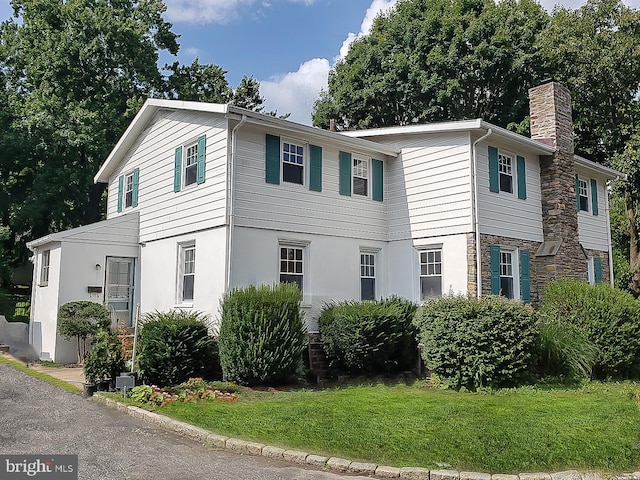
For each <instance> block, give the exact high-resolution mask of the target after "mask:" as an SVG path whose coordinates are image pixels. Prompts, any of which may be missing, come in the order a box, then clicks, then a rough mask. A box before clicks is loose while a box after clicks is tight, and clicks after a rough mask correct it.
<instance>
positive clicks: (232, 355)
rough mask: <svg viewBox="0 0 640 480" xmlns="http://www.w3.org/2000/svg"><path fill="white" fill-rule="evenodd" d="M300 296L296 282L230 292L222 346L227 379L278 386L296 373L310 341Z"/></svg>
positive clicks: (223, 314) (220, 339) (224, 312)
mask: <svg viewBox="0 0 640 480" xmlns="http://www.w3.org/2000/svg"><path fill="white" fill-rule="evenodd" d="M300 300H301V295H300V291H299V290H298V287H297V285H295V284H291V283H284V284H280V285H274V286H268V285H263V286H260V287H255V286H249V287H246V288H239V289H234V290H233V291H232V292H230V293H228V294H226V295H225V296H224V298H223V300H222V303H221V322H220V334H219V336H218V345H219V349H220V364H221V365H222V372H223V376H224V379H225V380H227V381H232V382H237V383H240V384H242V385H257V384H275V383H279V382H282V381H286V380H287V379H289V378H290V377H291V376H292V375H294V374H295V372H296V370H297V369H298V368H299V367H300V365H301V360H302V352H303V351H304V349H305V345H306V340H307V335H306V330H305V327H304V325H303V321H302V313H301V311H300Z"/></svg>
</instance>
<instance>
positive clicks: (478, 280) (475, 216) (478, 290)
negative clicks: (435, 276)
mask: <svg viewBox="0 0 640 480" xmlns="http://www.w3.org/2000/svg"><path fill="white" fill-rule="evenodd" d="M492 133H493V132H492V131H491V129H490V128H489V129H488V130H487V133H485V134H484V135H483V136H481V137H480V138H479V139H477V140H476V141H475V142H473V145H472V146H471V150H472V156H473V172H472V178H473V181H472V182H471V187H472V188H473V222H474V229H475V236H476V296H477V297H478V298H480V296H481V295H482V270H481V267H482V257H481V256H480V219H479V216H478V175H477V172H478V155H477V150H476V146H477V145H478V143H480V142H481V141H483V140H485V139H486V138H489V137H490V136H491V134H492Z"/></svg>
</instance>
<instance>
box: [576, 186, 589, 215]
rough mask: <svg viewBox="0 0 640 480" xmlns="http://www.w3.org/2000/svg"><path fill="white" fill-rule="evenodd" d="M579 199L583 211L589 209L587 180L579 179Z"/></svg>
mask: <svg viewBox="0 0 640 480" xmlns="http://www.w3.org/2000/svg"><path fill="white" fill-rule="evenodd" d="M578 199H579V202H580V210H581V211H583V212H588V211H589V191H588V187H587V181H586V180H582V179H581V178H580V179H578Z"/></svg>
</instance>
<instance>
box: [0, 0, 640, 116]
mask: <svg viewBox="0 0 640 480" xmlns="http://www.w3.org/2000/svg"><path fill="white" fill-rule="evenodd" d="M396 1H397V0H165V3H166V5H167V12H166V13H165V18H166V19H167V20H168V21H170V22H172V23H173V31H174V32H175V33H177V34H179V35H180V39H179V43H180V52H179V54H178V59H179V60H180V62H182V63H186V64H189V63H191V62H192V61H193V59H194V58H196V57H198V58H199V59H200V62H201V63H215V64H217V65H220V66H221V67H222V68H224V69H225V70H227V72H228V73H227V80H228V81H229V83H230V85H231V86H232V87H236V86H237V84H238V83H239V81H240V79H241V78H242V76H243V75H253V76H254V77H255V78H256V79H258V80H259V81H260V84H261V94H262V96H263V97H265V99H266V108H267V110H277V111H278V113H291V117H290V119H291V120H294V121H297V122H300V123H306V124H310V123H311V119H310V113H311V108H312V105H313V101H314V100H315V98H317V95H318V93H319V91H320V89H321V88H323V87H324V88H326V84H327V77H328V73H329V70H330V69H331V67H332V66H333V65H335V62H336V60H337V59H338V58H340V57H341V56H343V55H345V54H346V51H347V48H348V44H349V43H350V41H351V40H352V39H354V38H356V37H357V36H359V35H364V34H366V33H367V32H368V31H369V29H370V27H371V23H372V20H373V18H375V16H376V15H377V14H378V13H380V12H381V11H385V10H387V9H389V8H391V7H393V5H394V4H395V3H396ZM558 2H560V3H562V4H563V5H564V6H566V7H569V8H577V7H579V6H580V5H581V4H582V3H583V2H582V1H580V0H561V1H560V0H542V2H541V3H542V5H543V6H544V7H545V8H547V10H550V9H552V8H553V5H554V4H555V3H558ZM625 3H627V4H628V5H630V6H632V7H634V8H640V0H625ZM11 13H12V10H11V8H10V6H9V0H0V19H5V18H8V17H9V16H10V15H11ZM174 60H175V59H174V58H171V57H170V56H167V55H165V56H163V57H162V58H161V63H162V64H164V63H168V62H172V61H174Z"/></svg>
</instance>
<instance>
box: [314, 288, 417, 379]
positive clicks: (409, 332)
mask: <svg viewBox="0 0 640 480" xmlns="http://www.w3.org/2000/svg"><path fill="white" fill-rule="evenodd" d="M416 309H417V305H416V304H415V303H413V302H409V301H408V300H403V299H400V298H397V297H392V298H390V299H388V300H382V301H372V302H349V301H346V302H340V303H333V304H330V305H327V306H325V308H324V309H323V310H322V313H321V314H320V318H319V319H318V324H319V327H320V334H321V335H322V342H323V345H324V349H325V352H326V353H327V356H328V358H329V366H330V368H331V369H332V370H334V371H335V372H340V373H348V374H367V375H376V374H390V373H397V372H401V371H404V370H407V369H411V368H412V367H413V366H414V365H415V362H416V360H417V357H418V353H417V352H418V350H417V342H416V329H415V327H414V326H413V324H412V320H413V315H414V313H415V311H416Z"/></svg>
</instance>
